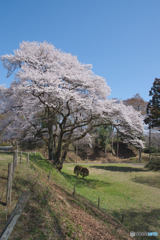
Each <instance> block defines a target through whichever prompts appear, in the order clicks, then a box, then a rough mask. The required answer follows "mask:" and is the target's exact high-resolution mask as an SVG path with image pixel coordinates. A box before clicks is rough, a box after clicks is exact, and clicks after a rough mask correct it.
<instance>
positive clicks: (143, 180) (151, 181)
mask: <svg viewBox="0 0 160 240" xmlns="http://www.w3.org/2000/svg"><path fill="white" fill-rule="evenodd" d="M132 182H135V183H140V184H144V185H148V186H150V187H156V188H160V178H157V177H156V178H149V177H136V178H132Z"/></svg>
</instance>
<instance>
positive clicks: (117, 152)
mask: <svg viewBox="0 0 160 240" xmlns="http://www.w3.org/2000/svg"><path fill="white" fill-rule="evenodd" d="M117 157H119V139H118V131H117Z"/></svg>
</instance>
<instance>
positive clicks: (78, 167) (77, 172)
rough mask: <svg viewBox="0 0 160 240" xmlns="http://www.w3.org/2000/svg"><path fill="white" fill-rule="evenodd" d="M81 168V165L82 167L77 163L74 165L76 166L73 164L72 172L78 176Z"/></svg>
mask: <svg viewBox="0 0 160 240" xmlns="http://www.w3.org/2000/svg"><path fill="white" fill-rule="evenodd" d="M82 168H83V167H82V166H79V165H76V166H75V168H74V173H75V174H76V175H77V177H78V175H79V174H80V172H81V169H82Z"/></svg>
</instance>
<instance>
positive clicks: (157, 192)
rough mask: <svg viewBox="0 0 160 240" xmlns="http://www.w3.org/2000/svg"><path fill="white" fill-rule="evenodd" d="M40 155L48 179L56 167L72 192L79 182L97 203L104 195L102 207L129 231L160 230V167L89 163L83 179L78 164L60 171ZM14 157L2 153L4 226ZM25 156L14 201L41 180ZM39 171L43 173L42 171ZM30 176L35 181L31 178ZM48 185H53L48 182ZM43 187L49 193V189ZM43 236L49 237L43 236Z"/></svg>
mask: <svg viewBox="0 0 160 240" xmlns="http://www.w3.org/2000/svg"><path fill="white" fill-rule="evenodd" d="M36 159H37V156H36V155H35V156H34V155H33V156H32V162H34V161H35V162H36V165H37V166H38V167H39V168H38V169H43V170H45V171H46V174H45V175H46V177H45V181H46V179H47V175H48V173H49V172H50V170H51V169H52V179H53V181H54V182H56V183H58V184H59V185H60V186H62V187H63V188H64V189H66V190H67V191H69V192H72V190H73V186H74V185H76V193H77V194H80V195H82V196H83V197H85V198H87V199H88V200H90V201H91V202H93V203H95V204H97V202H98V198H100V208H102V209H105V210H106V211H107V212H109V213H110V214H112V215H113V216H114V217H115V218H116V219H118V220H119V221H121V222H122V223H123V224H124V225H125V226H126V227H127V229H128V232H130V231H135V232H158V233H159V234H160V207H159V203H160V172H159V171H157V172H155V171H149V170H147V169H145V168H143V167H142V166H141V167H140V166H138V164H137V165H136V164H135V165H134V164H132V165H128V164H119V163H118V164H86V165H84V166H85V167H87V168H89V172H90V175H89V176H88V177H86V178H85V179H82V178H81V177H78V178H77V177H76V176H75V175H74V173H73V169H74V166H75V165H74V164H65V165H64V167H63V169H62V174H59V173H58V172H57V171H56V170H55V169H53V168H52V166H51V165H50V164H48V163H47V162H46V161H45V160H38V161H37V160H36ZM12 160H13V154H12V153H8V154H4V153H0V176H1V177H0V221H3V226H4V220H5V218H6V217H5V216H6V208H5V192H4V190H5V188H6V181H7V163H9V162H11V161H12ZM23 160H24V161H23V162H22V165H20V166H19V168H18V170H17V172H16V179H17V180H16V181H15V184H16V185H15V184H14V185H13V197H14V203H16V202H17V200H18V197H19V194H20V192H21V189H22V187H23V188H25V187H27V184H29V185H30V184H33V182H34V181H37V180H36V179H37V176H38V175H37V174H36V175H35V176H34V178H33V176H32V174H35V170H34V168H35V167H34V165H33V166H32V162H31V165H30V168H26V167H27V166H26V155H25V154H24V155H23ZM32 168H33V169H32ZM33 170H34V171H33ZM36 171H37V170H36ZM38 171H40V170H38ZM37 173H38V172H37ZM22 174H23V176H24V177H23V178H24V179H23V181H22V180H21V178H19V177H18V176H22ZM39 174H41V171H40V172H39ZM32 178H33V180H32ZM40 178H41V177H40ZM30 180H31V182H29V181H30ZM42 181H43V175H42ZM45 186H46V183H45V182H44V189H45ZM48 187H50V186H49V185H48ZM17 189H18V192H17ZM43 191H44V194H45V190H43ZM38 194H39V193H38ZM37 196H38V195H37ZM36 199H37V197H36ZM42 200H44V199H42ZM11 211H12V208H11V209H10V211H9V213H8V214H10V213H11ZM39 211H40V208H39ZM88 211H90V210H88ZM26 216H27V215H26ZM3 226H2V227H3ZM36 229H38V230H36V231H39V233H38V234H39V235H41V234H42V231H40V230H39V227H37V228H36ZM17 231H18V230H17ZM20 231H21V229H20ZM34 231H35V228H34ZM28 234H29V235H31V234H32V235H33V236H35V235H34V234H35V233H31V230H30V233H28ZM36 234H37V232H36ZM17 239H18V238H17ZM31 239H32V238H31ZM43 239H47V238H44V237H43ZM138 239H141V238H138ZM152 239H158V238H152Z"/></svg>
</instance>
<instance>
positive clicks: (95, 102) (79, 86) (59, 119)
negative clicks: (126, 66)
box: [0, 42, 143, 165]
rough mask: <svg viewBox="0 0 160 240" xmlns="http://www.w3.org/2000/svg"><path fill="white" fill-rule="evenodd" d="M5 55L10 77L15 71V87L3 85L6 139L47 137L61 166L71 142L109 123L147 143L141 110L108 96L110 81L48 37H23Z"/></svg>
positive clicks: (125, 136)
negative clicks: (35, 39)
mask: <svg viewBox="0 0 160 240" xmlns="http://www.w3.org/2000/svg"><path fill="white" fill-rule="evenodd" d="M1 60H2V61H3V65H4V67H5V68H6V69H7V70H8V76H10V75H11V74H13V72H15V80H14V81H13V82H12V84H11V86H10V88H2V87H1V95H0V97H1V102H2V112H7V113H8V116H9V117H8V118H7V121H2V122H1V125H0V130H2V129H3V130H4V129H5V130H6V131H5V136H6V138H8V139H9V138H13V137H14V138H17V139H20V138H23V139H34V140H35V139H36V140H37V141H43V142H44V144H46V146H47V147H48V152H49V159H52V160H53V161H54V163H55V164H56V165H62V164H63V161H64V159H65V157H66V153H67V151H68V147H69V144H70V143H72V142H75V141H77V140H79V139H82V138H84V137H87V136H89V132H90V131H91V130H92V129H93V128H94V127H96V126H100V125H104V124H105V125H107V124H109V125H110V124H112V125H114V126H115V127H116V128H118V131H119V132H120V133H121V135H122V136H123V140H124V141H125V142H128V143H132V144H134V145H136V146H137V147H143V143H142V141H141V140H140V136H141V134H142V132H143V121H142V119H141V116H140V114H139V113H138V112H137V111H135V110H134V109H133V108H132V107H131V106H125V105H124V104H123V103H122V102H120V103H117V102H116V101H114V100H109V99H108V96H109V94H110V88H109V86H108V85H107V84H106V81H105V79H104V78H103V77H100V76H97V75H95V74H94V73H93V71H92V66H91V65H86V64H81V63H80V62H79V61H78V59H77V57H75V56H72V55H71V54H68V53H64V52H62V51H61V50H58V49H56V48H55V47H54V46H53V45H51V44H48V43H46V42H43V43H38V42H22V43H21V44H20V48H19V49H18V50H16V51H14V54H13V55H12V54H11V55H4V56H2V57H1Z"/></svg>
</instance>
